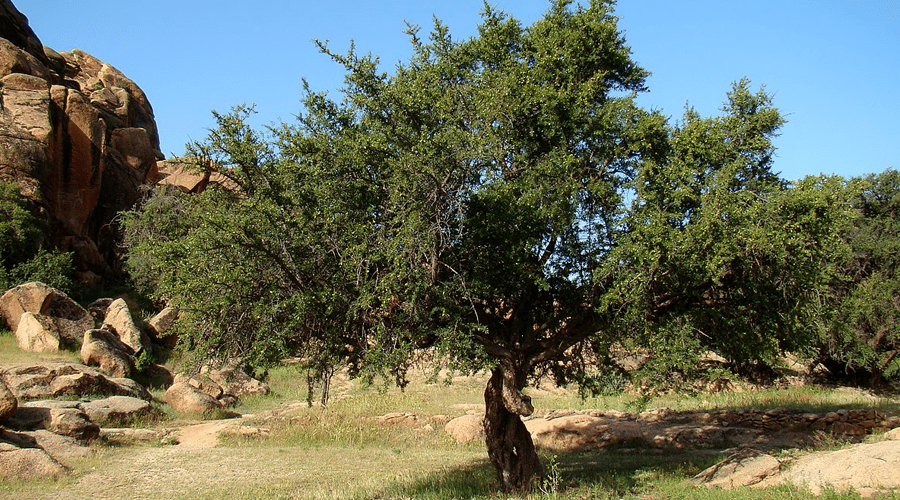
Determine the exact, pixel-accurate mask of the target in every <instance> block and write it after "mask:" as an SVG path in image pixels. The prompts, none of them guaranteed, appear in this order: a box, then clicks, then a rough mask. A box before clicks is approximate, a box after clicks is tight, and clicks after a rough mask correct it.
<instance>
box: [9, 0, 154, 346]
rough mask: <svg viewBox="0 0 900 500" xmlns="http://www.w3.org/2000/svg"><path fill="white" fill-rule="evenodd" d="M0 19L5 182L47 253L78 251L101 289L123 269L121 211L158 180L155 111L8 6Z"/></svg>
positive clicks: (108, 71) (80, 263)
mask: <svg viewBox="0 0 900 500" xmlns="http://www.w3.org/2000/svg"><path fill="white" fill-rule="evenodd" d="M0 21H2V22H0V90H2V94H3V100H2V104H0V179H3V180H12V181H14V182H16V183H17V184H18V185H19V187H20V192H21V193H22V195H23V196H25V197H27V198H29V199H30V200H31V201H32V202H33V203H34V204H35V205H36V206H37V207H40V213H42V214H44V215H45V216H46V218H47V219H48V222H49V223H50V231H49V232H48V235H47V241H46V242H45V243H46V244H47V246H50V247H57V248H60V249H62V250H64V251H72V252H73V253H74V261H75V264H76V266H77V268H78V274H79V278H80V279H81V280H82V281H85V282H97V281H99V280H100V279H101V278H102V277H105V276H109V275H112V274H114V273H116V272H118V271H119V269H120V262H119V259H118V256H117V252H116V248H115V243H116V223H115V220H114V216H115V214H116V212H117V211H119V210H121V209H124V208H128V207H130V206H132V205H133V204H134V203H135V202H136V201H138V200H139V199H140V196H141V192H140V189H139V187H140V185H141V184H143V183H152V182H155V180H156V161H157V160H160V159H162V158H163V155H162V153H161V152H160V151H159V136H158V132H157V129H156V123H155V120H154V117H153V109H152V107H151V106H150V103H149V101H148V100H147V97H146V95H145V94H144V92H143V91H142V90H141V89H140V87H138V86H137V85H136V84H135V83H134V82H133V81H131V80H130V79H128V78H126V77H125V76H124V75H123V74H122V73H121V72H119V71H118V70H116V69H115V68H113V67H112V66H110V65H109V64H106V63H103V62H102V61H99V60H98V59H96V58H94V57H92V56H90V55H88V54H85V53H84V52H81V51H78V50H74V51H72V52H62V53H56V52H55V51H53V50H52V49H47V50H44V49H43V47H42V45H41V43H40V40H39V39H38V37H37V35H35V33H34V32H33V31H32V30H31V28H30V27H29V26H28V22H27V19H26V18H25V16H23V15H22V14H21V13H20V12H18V11H17V10H16V8H15V7H14V6H13V5H12V3H11V2H9V1H8V0H2V1H0ZM79 336H80V334H79Z"/></svg>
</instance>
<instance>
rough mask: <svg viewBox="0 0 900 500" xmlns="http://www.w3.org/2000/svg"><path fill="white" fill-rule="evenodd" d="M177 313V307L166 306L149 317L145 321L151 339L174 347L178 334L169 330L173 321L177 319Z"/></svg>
mask: <svg viewBox="0 0 900 500" xmlns="http://www.w3.org/2000/svg"><path fill="white" fill-rule="evenodd" d="M178 315H179V313H178V310H177V309H175V308H174V307H166V308H164V309H163V310H162V311H160V312H158V313H156V314H155V315H154V316H153V317H152V318H150V320H149V321H147V334H148V335H150V338H151V340H153V341H154V342H156V343H158V344H162V345H164V346H168V347H175V345H176V344H177V343H178V336H177V335H174V334H172V333H171V332H172V327H173V326H175V321H177V320H178Z"/></svg>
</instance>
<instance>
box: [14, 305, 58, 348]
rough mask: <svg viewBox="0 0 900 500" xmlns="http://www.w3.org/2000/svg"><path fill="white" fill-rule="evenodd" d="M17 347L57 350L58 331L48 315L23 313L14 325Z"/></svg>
mask: <svg viewBox="0 0 900 500" xmlns="http://www.w3.org/2000/svg"><path fill="white" fill-rule="evenodd" d="M16 340H17V341H18V343H19V349H22V350H23V351H29V352H57V351H59V332H57V331H56V325H54V324H53V319H52V318H50V317H49V316H44V315H42V314H34V313H30V312H27V313H24V314H22V317H21V318H20V319H19V326H17V327H16Z"/></svg>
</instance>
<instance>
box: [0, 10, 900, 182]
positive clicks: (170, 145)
mask: <svg viewBox="0 0 900 500" xmlns="http://www.w3.org/2000/svg"><path fill="white" fill-rule="evenodd" d="M13 2H14V3H15V5H16V7H17V8H18V9H19V10H20V11H22V13H24V14H25V15H26V16H27V17H28V19H29V21H30V24H31V27H32V29H34V31H35V32H36V33H37V35H38V37H40V39H41V41H42V42H43V43H44V45H47V46H49V47H52V48H53V49H55V50H57V51H59V52H62V51H68V50H72V49H76V48H78V49H82V50H84V51H86V52H88V53H90V54H92V55H94V56H95V57H97V58H99V59H101V60H102V61H104V62H107V63H109V64H111V65H113V66H115V67H116V68H118V69H119V70H121V71H122V72H123V73H124V74H125V75H126V76H128V77H129V78H131V79H132V80H134V81H135V82H136V83H137V84H138V85H140V86H141V88H143V89H144V91H145V92H146V93H147V95H148V97H149V99H150V102H151V104H152V105H153V108H154V111H155V115H156V121H157V125H158V127H159V130H160V137H161V146H162V150H163V152H164V153H165V154H166V155H167V156H177V155H179V154H181V153H183V151H184V144H185V142H187V141H188V140H191V139H194V140H198V139H202V138H203V137H205V135H206V130H207V129H208V128H209V127H211V126H212V125H213V123H212V118H211V115H210V110H212V109H216V110H219V111H227V110H228V109H229V108H230V107H231V106H234V105H236V104H241V103H248V104H249V103H255V104H256V105H257V111H258V115H257V120H258V123H260V124H268V123H273V122H276V121H279V120H288V121H289V120H291V119H292V118H293V116H294V115H295V114H297V113H298V112H299V111H300V97H301V83H300V82H301V78H306V79H307V80H308V81H309V82H310V84H311V86H312V87H313V88H314V89H316V90H335V91H336V90H337V89H339V88H340V86H341V80H342V77H343V73H342V72H341V70H340V68H339V67H337V66H336V65H335V64H334V63H332V62H331V61H330V60H329V59H328V58H327V57H325V56H323V55H321V54H319V53H318V52H317V51H316V49H315V47H314V45H313V43H312V42H311V40H312V39H313V38H319V39H327V40H330V41H331V44H332V46H333V47H334V48H336V49H339V50H341V51H343V50H345V49H346V48H347V47H348V46H349V41H350V40H351V39H352V40H355V42H356V46H357V49H358V50H359V51H360V52H371V53H373V54H376V55H378V56H380V58H381V61H382V64H383V65H384V69H386V70H388V71H390V70H391V69H392V68H393V67H394V65H395V63H396V62H398V61H405V60H406V59H407V58H408V56H409V53H410V45H409V42H408V38H407V37H406V35H404V34H403V30H404V29H405V24H404V21H409V22H411V23H413V24H418V25H420V26H422V28H423V30H424V31H426V32H427V31H428V29H429V28H430V27H431V25H432V16H433V15H434V16H437V17H438V18H440V19H442V20H443V21H444V22H445V24H447V25H448V26H449V27H450V30H451V33H452V34H453V35H454V36H455V37H458V38H464V37H469V36H471V35H472V34H473V33H474V31H475V26H476V25H477V23H478V20H479V12H480V11H481V10H482V6H483V1H482V0H453V1H446V0H442V1H433V0H398V1H393V0H383V1H379V2H375V1H362V0H342V1H327V0H326V1H322V0H317V1H315V2H311V1H306V0H258V1H254V2H248V1H245V0H241V1H237V0H171V1H170V0H149V1H138V0H91V1H83V0H13ZM491 4H492V5H496V6H497V7H499V8H501V9H503V10H505V11H506V12H507V13H509V14H511V15H512V16H513V17H515V18H517V19H519V20H521V21H522V22H523V23H524V24H526V25H527V24H531V23H532V22H533V21H534V20H536V19H537V18H539V17H540V16H541V15H542V14H543V13H544V12H545V11H546V9H547V7H548V5H549V3H548V2H547V1H544V0H519V1H513V0H495V1H493V2H491ZM616 14H617V15H618V16H619V17H620V23H619V27H620V29H622V30H624V32H625V36H626V39H627V40H628V43H629V45H631V47H632V50H633V55H634V58H635V59H636V60H637V61H638V62H639V63H640V64H641V65H643V66H644V67H645V68H646V69H648V70H649V71H651V72H652V73H653V75H652V76H651V78H650V79H649V82H648V83H649V87H650V93H648V94H646V95H644V96H642V97H641V102H642V104H644V105H645V106H648V107H653V108H657V109H660V110H662V111H663V112H664V113H665V114H667V115H669V116H672V117H673V119H679V118H680V117H681V115H682V113H683V110H684V106H685V104H686V103H690V104H691V105H692V106H693V107H695V108H696V109H697V110H698V111H699V112H700V113H701V115H704V116H708V115H713V114H716V113H718V111H719V109H720V107H721V105H722V102H723V101H724V99H725V93H726V91H727V90H728V89H729V88H730V84H731V82H733V81H735V80H738V79H740V78H741V77H744V76H747V77H749V78H750V79H751V80H752V81H753V83H754V85H765V86H766V89H767V90H768V91H769V92H771V93H773V94H774V96H775V103H776V105H777V106H778V107H779V108H780V109H781V110H782V112H783V113H784V114H785V115H786V116H787V119H788V120H789V121H788V123H787V125H785V127H784V128H783V130H782V135H781V137H779V138H778V139H777V141H776V145H777V146H778V159H777V161H776V164H775V169H776V170H778V171H780V172H782V175H783V176H784V177H785V178H787V179H798V178H801V177H803V176H805V175H808V174H819V173H826V174H839V175H843V176H845V177H850V176H857V175H862V174H865V173H871V172H881V171H883V170H885V169H887V168H900V91H898V90H900V1H898V0H856V1H846V0H845V1H836V0H679V1H677V2H676V1H666V0H620V2H619V4H618V6H617V7H616Z"/></svg>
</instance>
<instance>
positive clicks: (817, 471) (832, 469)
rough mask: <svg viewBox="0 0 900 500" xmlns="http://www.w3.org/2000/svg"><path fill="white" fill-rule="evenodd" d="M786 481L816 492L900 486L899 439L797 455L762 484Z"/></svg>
mask: <svg viewBox="0 0 900 500" xmlns="http://www.w3.org/2000/svg"><path fill="white" fill-rule="evenodd" d="M784 482H789V483H792V484H795V485H798V486H801V487H803V486H805V487H807V488H809V489H810V491H811V492H812V493H814V494H816V495H818V494H820V493H821V492H822V491H823V490H825V489H829V488H834V489H836V490H837V491H844V490H848V489H851V488H852V489H854V490H856V491H857V492H859V493H861V494H863V495H864V496H871V495H873V494H875V493H877V492H878V491H881V490H895V489H898V488H900V441H882V442H879V443H871V444H858V445H854V446H851V447H850V448H845V449H843V450H838V451H832V452H827V453H814V454H811V455H806V456H803V457H800V458H799V459H797V461H796V462H794V463H793V464H791V465H790V466H789V467H788V468H787V470H785V471H784V472H783V473H782V474H781V475H779V476H777V477H775V478H772V479H771V480H767V481H765V482H763V483H760V484H761V485H762V486H769V485H771V484H778V483H784Z"/></svg>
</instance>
